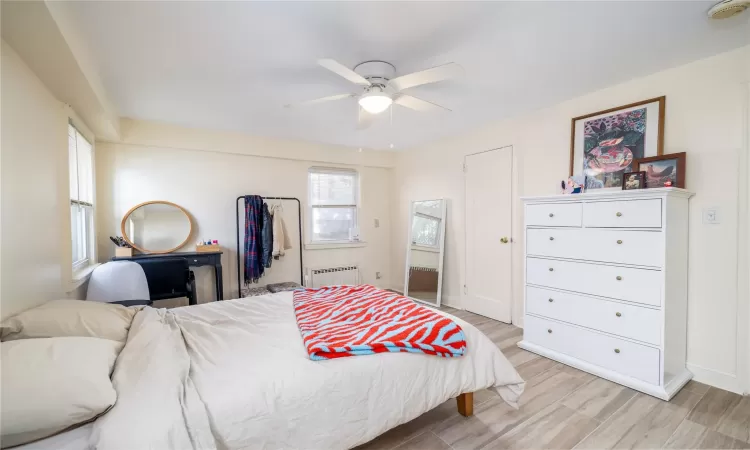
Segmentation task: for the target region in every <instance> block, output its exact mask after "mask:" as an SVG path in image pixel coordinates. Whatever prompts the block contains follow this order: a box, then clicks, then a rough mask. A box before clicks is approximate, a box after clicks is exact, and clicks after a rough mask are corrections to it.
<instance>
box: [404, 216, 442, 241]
mask: <svg viewBox="0 0 750 450" xmlns="http://www.w3.org/2000/svg"><path fill="white" fill-rule="evenodd" d="M411 236H412V244H414V245H421V246H424V247H437V246H438V238H439V237H440V219H439V218H437V217H432V216H428V215H426V214H421V213H415V214H414V221H413V222H412V225H411Z"/></svg>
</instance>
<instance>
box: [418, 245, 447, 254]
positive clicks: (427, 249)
mask: <svg viewBox="0 0 750 450" xmlns="http://www.w3.org/2000/svg"><path fill="white" fill-rule="evenodd" d="M411 249H412V250H419V251H420V252H432V253H440V249H439V248H435V247H425V246H423V245H414V244H412V246H411Z"/></svg>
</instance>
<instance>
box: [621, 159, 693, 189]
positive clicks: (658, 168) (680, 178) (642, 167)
mask: <svg viewBox="0 0 750 450" xmlns="http://www.w3.org/2000/svg"><path fill="white" fill-rule="evenodd" d="M686 164H687V153H685V152H680V153H670V154H668V155H660V156H653V157H651V158H641V159H636V160H635V162H634V169H633V170H634V171H641V172H645V173H646V187H647V188H657V187H678V188H682V189H684V188H685V165H686Z"/></svg>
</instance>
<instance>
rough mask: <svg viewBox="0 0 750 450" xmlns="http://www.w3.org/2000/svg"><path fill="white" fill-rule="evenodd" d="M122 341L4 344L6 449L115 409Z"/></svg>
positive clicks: (1, 408) (1, 428)
mask: <svg viewBox="0 0 750 450" xmlns="http://www.w3.org/2000/svg"><path fill="white" fill-rule="evenodd" d="M122 346H123V344H121V343H119V342H116V341H112V340H108V339H98V338H90V337H60V338H46V339H21V340H16V341H10V342H3V343H2V344H0V347H1V352H0V353H1V356H0V359H1V360H2V366H1V367H0V377H1V378H0V395H1V397H0V398H2V402H0V415H1V416H2V422H0V434H2V436H1V437H0V440H1V441H2V446H3V448H6V447H12V446H15V445H20V444H25V443H27V442H31V441H35V440H37V439H42V438H46V437H48V436H52V435H54V434H56V433H59V432H61V431H63V430H66V429H67V428H70V427H72V426H74V425H77V424H80V423H84V422H88V421H90V420H92V419H95V418H96V417H97V416H99V415H101V414H103V413H105V412H106V411H107V410H108V409H109V408H111V407H112V405H114V404H115V401H116V400H117V393H116V392H115V389H114V387H112V382H111V381H110V379H109V377H110V374H111V373H112V368H113V366H114V364H115V359H116V358H117V354H118V353H119V351H120V350H121V349H122Z"/></svg>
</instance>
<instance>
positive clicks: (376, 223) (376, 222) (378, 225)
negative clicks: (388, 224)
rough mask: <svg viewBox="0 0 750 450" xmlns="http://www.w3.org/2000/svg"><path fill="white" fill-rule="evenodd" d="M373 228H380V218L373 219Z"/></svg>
mask: <svg viewBox="0 0 750 450" xmlns="http://www.w3.org/2000/svg"><path fill="white" fill-rule="evenodd" d="M375 228H380V219H375Z"/></svg>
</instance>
